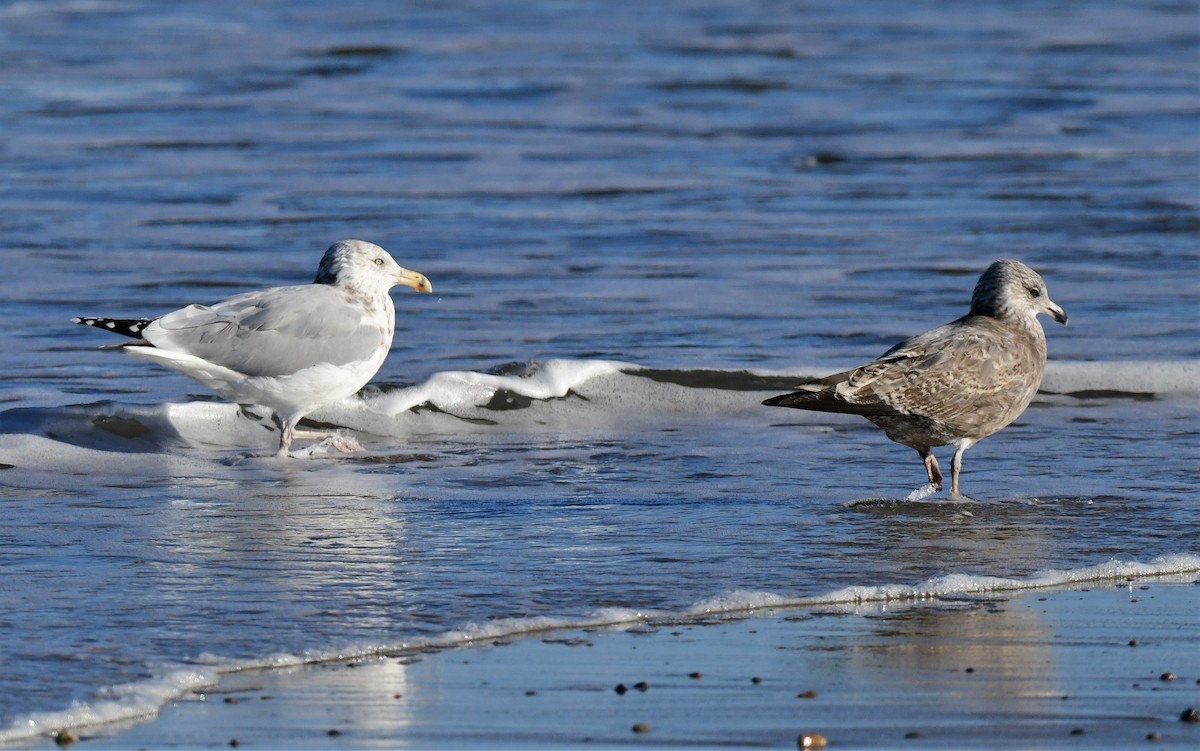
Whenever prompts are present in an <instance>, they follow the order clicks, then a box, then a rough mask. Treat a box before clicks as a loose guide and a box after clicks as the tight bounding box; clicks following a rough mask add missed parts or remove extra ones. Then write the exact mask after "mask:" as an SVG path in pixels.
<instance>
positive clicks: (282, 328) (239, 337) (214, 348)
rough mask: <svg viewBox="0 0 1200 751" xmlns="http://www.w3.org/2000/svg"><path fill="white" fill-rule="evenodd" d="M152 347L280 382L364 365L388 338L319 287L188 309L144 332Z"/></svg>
mask: <svg viewBox="0 0 1200 751" xmlns="http://www.w3.org/2000/svg"><path fill="white" fill-rule="evenodd" d="M144 336H145V338H146V341H148V342H150V343H151V344H153V345H154V346H155V347H158V348H159V349H164V350H171V351H175V352H186V353H187V354H190V355H194V356H196V357H200V358H203V359H205V360H208V361H209V362H212V363H216V364H217V365H221V366H224V367H226V368H230V369H231V370H236V371H237V372H239V373H245V374H246V375H249V376H278V375H287V374H291V373H295V372H297V371H300V370H303V369H304V368H307V367H310V366H313V365H318V364H320V363H330V364H332V365H345V364H347V363H351V362H355V361H358V360H366V359H369V358H370V357H371V356H372V355H374V354H375V353H376V352H377V351H378V349H379V347H380V346H381V345H382V344H383V343H384V341H385V337H386V334H385V332H383V331H382V330H381V329H380V327H379V326H378V325H376V324H374V323H372V322H371V320H370V317H369V316H368V315H367V314H366V312H365V311H364V309H363V308H362V307H360V306H358V305H353V304H351V303H350V302H348V301H347V300H346V298H345V295H344V294H343V293H342V292H340V291H338V290H337V289H335V288H334V287H330V286H327V285H323V284H308V285H303V286H297V287H276V288H274V289H267V290H261V291H257V292H247V293H245V294H241V295H236V296H234V297H231V298H229V299H228V300H224V301H222V302H219V303H217V304H216V305H213V306H212V307H208V306H204V305H189V306H188V307H186V308H181V309H180V310H176V311H174V312H172V313H168V314H167V315H165V316H163V317H162V318H159V319H158V320H156V321H154V322H153V323H152V324H150V325H149V326H147V327H146V329H145V332H144Z"/></svg>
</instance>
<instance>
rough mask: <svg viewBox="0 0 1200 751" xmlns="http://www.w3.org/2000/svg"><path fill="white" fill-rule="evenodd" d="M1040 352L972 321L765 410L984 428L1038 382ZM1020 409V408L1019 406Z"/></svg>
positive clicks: (802, 389) (990, 324)
mask: <svg viewBox="0 0 1200 751" xmlns="http://www.w3.org/2000/svg"><path fill="white" fill-rule="evenodd" d="M1044 369H1045V354H1044V350H1042V351H1041V353H1040V354H1039V352H1038V350H1037V346H1036V342H1033V341H1032V340H1031V341H1024V338H1023V337H1022V335H1021V333H1020V332H1014V331H1012V330H1011V329H1009V328H1007V327H1004V326H1003V325H1001V324H1000V323H998V322H997V321H995V320H994V319H990V318H985V317H979V316H972V317H965V318H960V319H959V320H957V321H954V322H953V323H950V324H947V325H945V326H941V327H938V328H936V329H933V330H931V331H927V332H926V333H924V334H921V335H920V336H917V337H914V338H912V339H909V340H908V341H905V342H902V343H900V344H898V345H897V346H895V347H893V348H892V349H890V350H888V351H887V352H886V353H884V354H883V356H882V357H880V358H879V359H878V360H875V361H874V362H870V363H868V364H866V365H864V366H862V367H860V368H855V369H854V370H848V371H845V372H843V373H837V374H835V375H832V376H829V377H827V378H822V379H819V380H817V381H810V382H808V383H804V384H800V385H799V386H797V389H799V390H798V391H796V392H795V393H793V394H786V395H783V396H778V397H775V398H774V399H771V400H768V402H767V403H769V404H771V405H772V406H781V407H796V408H799V409H809V410H816V411H822V412H846V413H851V414H859V415H864V416H900V415H909V416H919V417H926V418H929V419H932V420H936V421H938V422H941V423H946V424H958V423H975V422H992V421H994V420H1000V419H1002V418H1003V416H1004V415H1006V414H1008V413H1009V412H1011V411H1012V410H1013V409H1014V407H1015V405H1016V404H1017V403H1018V402H1027V399H1026V396H1025V395H1026V393H1027V392H1028V394H1029V396H1030V397H1032V392H1033V391H1035V390H1036V389H1037V384H1038V383H1040V382H1041V376H1042V372H1043V371H1044ZM1021 408H1022V409H1023V408H1024V404H1023V403H1022V404H1021Z"/></svg>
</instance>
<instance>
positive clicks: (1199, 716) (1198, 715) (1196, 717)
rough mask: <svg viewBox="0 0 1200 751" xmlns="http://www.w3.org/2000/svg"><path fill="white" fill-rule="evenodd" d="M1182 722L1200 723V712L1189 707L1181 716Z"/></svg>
mask: <svg viewBox="0 0 1200 751" xmlns="http://www.w3.org/2000/svg"><path fill="white" fill-rule="evenodd" d="M1179 721H1180V722H1200V711H1197V709H1196V708H1195V707H1188V708H1187V709H1185V710H1183V712H1182V713H1181V714H1180V715H1179Z"/></svg>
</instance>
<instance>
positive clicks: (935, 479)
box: [920, 449, 958, 490]
mask: <svg viewBox="0 0 1200 751" xmlns="http://www.w3.org/2000/svg"><path fill="white" fill-rule="evenodd" d="M920 454H921V458H922V459H924V460H925V474H926V475H928V476H929V484H930V485H932V486H933V487H934V488H935V489H937V490H941V489H942V470H941V468H939V467H938V462H937V457H936V456H934V455H933V450H932V449H924V450H922V451H921V452H920ZM955 456H957V454H955ZM954 477H955V478H957V477H958V474H957V473H955V475H954Z"/></svg>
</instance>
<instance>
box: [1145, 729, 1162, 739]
mask: <svg viewBox="0 0 1200 751" xmlns="http://www.w3.org/2000/svg"><path fill="white" fill-rule="evenodd" d="M1146 740H1148V741H1161V740H1162V733H1160V732H1158V731H1157V730H1156V731H1154V732H1152V733H1146Z"/></svg>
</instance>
